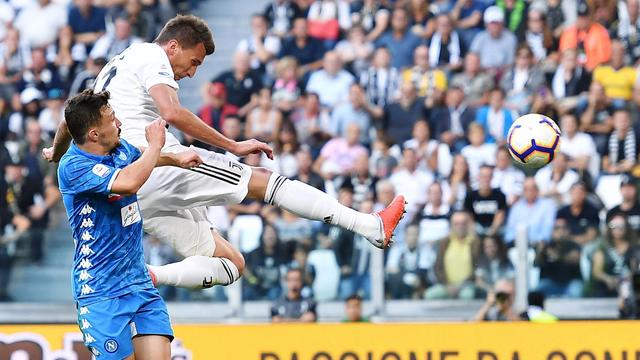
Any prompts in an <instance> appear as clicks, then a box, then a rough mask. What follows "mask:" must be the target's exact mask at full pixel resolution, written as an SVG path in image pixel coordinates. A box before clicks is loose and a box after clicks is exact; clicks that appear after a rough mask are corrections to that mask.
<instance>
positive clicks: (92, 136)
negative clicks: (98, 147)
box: [87, 128, 100, 142]
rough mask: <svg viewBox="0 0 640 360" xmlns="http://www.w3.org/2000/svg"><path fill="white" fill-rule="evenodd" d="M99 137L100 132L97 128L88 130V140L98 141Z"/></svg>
mask: <svg viewBox="0 0 640 360" xmlns="http://www.w3.org/2000/svg"><path fill="white" fill-rule="evenodd" d="M99 137H100V135H99V134H98V131H97V130H96V129H95V128H91V129H89V131H88V132H87V141H93V142H97V141H98V138H99Z"/></svg>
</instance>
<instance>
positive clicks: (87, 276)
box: [78, 270, 93, 281]
mask: <svg viewBox="0 0 640 360" xmlns="http://www.w3.org/2000/svg"><path fill="white" fill-rule="evenodd" d="M78 279H80V281H87V280H89V279H93V276H91V275H90V274H89V272H88V271H87V270H82V271H80V275H78Z"/></svg>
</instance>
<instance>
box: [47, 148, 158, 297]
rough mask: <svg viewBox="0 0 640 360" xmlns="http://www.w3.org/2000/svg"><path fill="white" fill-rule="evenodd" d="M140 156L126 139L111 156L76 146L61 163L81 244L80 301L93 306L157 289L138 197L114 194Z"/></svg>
mask: <svg viewBox="0 0 640 360" xmlns="http://www.w3.org/2000/svg"><path fill="white" fill-rule="evenodd" d="M139 157H140V151H139V150H138V149H137V148H135V147H134V146H132V145H130V144H128V143H127V142H126V141H124V140H121V143H120V146H118V147H117V148H116V149H115V150H114V151H113V152H112V153H111V154H110V155H107V156H98V155H93V154H89V153H87V152H84V151H83V150H81V149H80V148H78V147H77V146H76V144H75V143H74V144H72V145H71V147H70V148H69V150H68V151H67V153H66V154H65V155H64V156H63V157H62V160H61V161H60V167H59V168H58V178H59V182H60V192H61V193H62V199H63V201H64V205H65V208H66V209H67V216H68V218H69V223H70V225H71V231H72V233H73V239H74V242H75V244H76V247H75V256H74V260H73V291H74V298H75V299H76V301H78V300H82V301H83V303H91V302H95V301H100V300H105V299H110V298H114V297H118V296H121V295H124V294H127V293H130V292H133V291H136V290H141V289H148V288H152V287H153V284H152V283H151V278H150V276H149V274H148V271H147V268H146V266H145V262H144V253H143V251H142V216H141V213H140V209H139V208H138V202H137V197H136V195H129V196H120V195H116V194H112V193H111V186H112V185H113V182H114V180H115V178H116V175H117V174H118V172H119V171H120V170H121V169H122V168H124V167H126V166H127V165H129V164H131V163H132V162H134V161H135V160H136V159H138V158H139Z"/></svg>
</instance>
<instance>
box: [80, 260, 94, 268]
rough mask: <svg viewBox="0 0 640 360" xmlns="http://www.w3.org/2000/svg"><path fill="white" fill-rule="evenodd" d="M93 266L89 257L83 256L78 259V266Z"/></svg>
mask: <svg viewBox="0 0 640 360" xmlns="http://www.w3.org/2000/svg"><path fill="white" fill-rule="evenodd" d="M92 266H93V264H92V263H91V261H89V259H87V258H84V259H82V260H80V268H81V269H90V268H91V267H92Z"/></svg>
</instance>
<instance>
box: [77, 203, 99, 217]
mask: <svg viewBox="0 0 640 360" xmlns="http://www.w3.org/2000/svg"><path fill="white" fill-rule="evenodd" d="M92 212H96V209H94V208H92V207H91V206H89V204H86V205H85V206H83V207H82V210H80V215H89V214H91V213H92Z"/></svg>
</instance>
